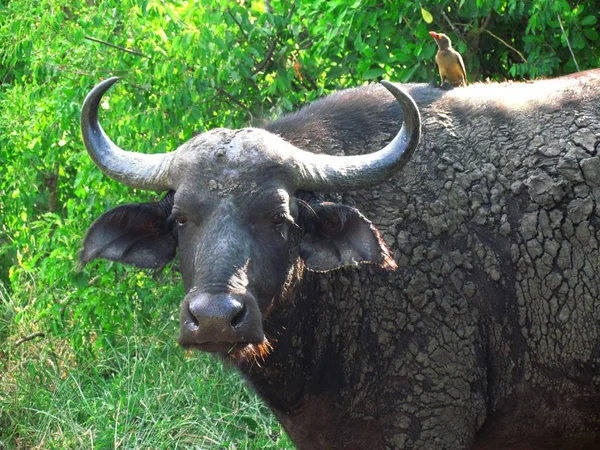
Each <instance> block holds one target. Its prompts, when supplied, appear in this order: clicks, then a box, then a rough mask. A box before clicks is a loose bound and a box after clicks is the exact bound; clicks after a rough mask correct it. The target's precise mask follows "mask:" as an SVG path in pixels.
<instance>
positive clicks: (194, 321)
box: [185, 305, 200, 330]
mask: <svg viewBox="0 0 600 450" xmlns="http://www.w3.org/2000/svg"><path fill="white" fill-rule="evenodd" d="M185 322H186V323H187V325H188V326H190V325H191V326H190V328H191V329H193V330H196V329H198V326H199V325H200V322H198V318H197V317H196V315H195V314H194V311H192V306H191V305H188V317H187V318H186V320H185Z"/></svg>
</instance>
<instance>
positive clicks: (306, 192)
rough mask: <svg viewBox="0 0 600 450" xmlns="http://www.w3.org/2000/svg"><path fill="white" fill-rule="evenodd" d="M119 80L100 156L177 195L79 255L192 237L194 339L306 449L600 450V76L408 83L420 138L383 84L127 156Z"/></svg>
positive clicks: (96, 137) (184, 322) (93, 96)
mask: <svg viewBox="0 0 600 450" xmlns="http://www.w3.org/2000/svg"><path fill="white" fill-rule="evenodd" d="M110 84H112V81H108V82H104V83H103V84H100V85H99V86H98V87H96V88H95V89H94V90H93V91H92V92H91V93H90V95H88V98H87V99H86V101H85V103H84V108H83V115H82V131H83V136H84V141H85V144H86V147H87V148H88V151H89V152H90V154H91V155H92V158H93V159H94V161H95V162H96V164H97V165H98V166H99V167H100V168H101V169H102V170H103V171H104V172H105V173H107V174H108V175H109V176H111V177H112V178H115V179H117V180H118V181H120V182H122V183H125V184H127V185H129V186H135V187H138V188H144V189H154V190H164V191H167V192H168V193H167V194H166V196H165V197H164V198H163V200H162V201H160V202H158V203H154V204H136V205H125V206H121V207H118V208H115V209H114V210H112V211H109V212H108V213H106V214H105V215H103V216H102V217H101V218H100V219H98V220H97V221H96V223H94V224H93V225H92V227H91V228H90V230H89V232H88V235H87V237H86V239H85V241H84V247H83V250H82V255H81V258H82V260H83V261H84V262H87V261H90V260H92V259H94V258H108V259H112V260H117V261H122V262H125V263H128V264H135V265H138V266H141V267H158V266H161V265H164V264H166V263H167V262H168V261H169V260H171V259H172V258H173V257H174V255H175V253H176V248H179V255H180V265H181V271H182V278H183V282H184V287H185V292H186V296H185V297H184V300H183V302H182V307H181V315H180V325H181V335H180V342H181V344H182V345H184V346H186V347H195V348H198V349H200V350H206V351H213V352H218V353H220V354H221V355H223V357H224V358H225V359H227V360H229V361H230V362H231V363H232V364H234V365H235V366H237V367H238V369H239V370H240V371H241V372H242V373H243V374H244V376H245V377H246V379H247V380H248V382H249V383H250V384H251V385H252V386H253V388H254V389H255V390H256V392H258V394H259V395H260V396H261V397H262V398H263V399H264V400H265V401H266V403H267V404H268V405H269V407H270V408H271V409H272V410H273V412H274V413H275V414H276V416H277V417H278V419H279V420H280V421H281V423H282V424H283V426H284V427H285V429H286V430H287V431H288V433H289V434H290V436H291V438H292V439H293V441H294V442H295V444H296V445H297V446H298V447H299V448H302V449H313V448H314V449H316V448H344V449H383V448H408V449H463V448H481V449H483V448H485V449H492V448H506V449H534V448H539V449H549V448H561V449H562V448H569V449H575V448H589V449H592V448H599V446H600V391H599V389H600V372H599V367H600V333H599V332H600V302H599V301H598V297H599V288H600V278H599V275H598V273H599V272H600V270H599V266H600V250H599V248H598V247H599V245H598V242H599V240H600V235H599V232H600V230H599V227H600V217H599V212H598V209H597V206H596V201H597V198H598V197H599V196H600V156H599V155H598V154H597V151H598V149H599V148H598V146H599V142H600V71H598V70H596V71H588V72H582V73H578V74H575V75H571V76H567V77H562V78H557V79H553V80H540V81H536V82H533V83H501V84H493V83H491V84H473V85H471V86H469V87H465V88H460V89H455V90H452V91H449V92H446V91H442V90H440V89H436V88H433V87H431V86H427V85H420V84H415V85H405V88H406V89H407V90H408V92H409V93H410V95H411V96H412V97H413V98H414V99H415V101H416V103H417V105H418V106H419V108H420V111H421V114H422V118H423V119H422V124H423V135H422V140H421V143H420V144H419V145H418V147H417V149H416V150H415V151H414V153H413V147H414V144H415V142H416V140H417V139H418V128H419V115H418V112H417V110H416V109H415V108H414V107H413V106H412V105H411V102H410V101H409V100H408V99H407V98H406V97H405V96H404V95H403V94H402V92H401V91H396V90H394V89H393V87H390V89H391V90H392V91H393V93H394V96H395V97H396V98H397V99H398V102H400V104H401V105H402V107H400V106H399V103H398V102H396V101H394V99H393V97H392V96H390V95H389V93H388V92H387V91H386V90H385V89H383V88H382V87H380V86H368V87H361V88H356V89H350V90H346V91H341V92H338V93H335V94H333V95H330V96H328V97H326V98H324V99H322V100H320V101H317V102H315V103H313V104H312V105H309V106H307V107H305V108H304V109H302V110H300V111H299V112H297V113H295V114H291V115H288V116H285V117H283V118H281V119H279V120H277V121H274V122H272V123H270V124H268V125H266V126H265V127H264V130H255V129H243V130H238V131H232V130H225V129H218V130H213V131H211V132H208V133H204V134H201V135H199V136H196V137H195V138H193V139H192V140H191V141H189V142H187V143H186V144H184V145H183V146H182V147H180V148H179V149H178V150H177V151H176V152H173V153H168V154H166V155H158V156H156V155H152V156H148V155H142V154H136V153H129V152H124V151H123V150H120V149H118V148H116V147H115V146H114V144H112V142H110V140H109V139H108V138H107V137H106V136H105V134H104V132H103V131H102V129H101V128H100V127H99V125H98V123H97V110H98V103H99V101H100V98H101V96H102V95H103V94H104V92H105V91H106V90H107V89H108V87H109V86H110ZM402 123H403V124H404V131H403V132H401V133H399V134H398V137H396V138H395V139H394V141H393V143H392V144H390V145H389V146H387V147H386V148H385V149H384V150H382V151H381V152H379V153H372V152H373V151H376V150H378V149H380V148H382V147H384V146H386V144H387V143H388V142H389V141H390V140H391V139H392V138H393V137H394V136H395V135H396V133H397V131H398V129H399V128H400V126H401V124H402ZM292 146H294V147H292ZM296 147H297V148H301V149H303V150H306V151H310V152H314V153H319V154H321V153H325V154H330V155H335V157H334V158H332V157H327V156H322V155H312V156H307V155H305V154H303V153H301V152H300V153H299V150H298V149H297V148H296ZM382 152H383V153H382ZM411 153H413V154H412V158H411V160H410V161H409V162H408V163H406V157H407V156H410V155H411ZM382 154H385V155H388V156H386V157H384V158H381V159H380V157H381V155H382ZM400 154H402V156H401V157H400V158H398V157H397V156H398V155H400ZM297 155H301V156H297ZM340 155H343V157H342V156H340ZM356 155H362V156H356ZM365 155H366V156H365ZM372 155H377V156H372ZM390 155H392V156H390ZM354 158H359V162H356V161H355V159H354ZM405 164H406V166H405V167H404V169H403V170H401V171H400V172H398V170H397V169H398V168H400V167H401V166H403V165H405ZM358 167H361V168H360V169H359V168H358ZM374 185H376V187H375V188H373V187H369V186H374ZM324 193H325V194H324ZM324 195H326V196H324ZM371 221H372V222H371ZM365 262H370V263H373V264H364V263H365ZM396 263H397V264H398V268H397V269H395V265H396ZM334 269H335V270H334ZM394 269H395V270H394ZM265 336H266V338H267V339H265ZM249 344H252V345H249ZM255 359H258V361H260V364H257V363H256V361H255Z"/></svg>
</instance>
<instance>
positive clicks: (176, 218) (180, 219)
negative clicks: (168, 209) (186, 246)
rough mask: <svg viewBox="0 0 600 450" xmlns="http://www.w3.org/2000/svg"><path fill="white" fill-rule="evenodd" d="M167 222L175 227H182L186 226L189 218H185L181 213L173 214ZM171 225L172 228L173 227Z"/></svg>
mask: <svg viewBox="0 0 600 450" xmlns="http://www.w3.org/2000/svg"><path fill="white" fill-rule="evenodd" d="M167 222H168V223H170V224H172V225H175V226H178V227H179V226H181V225H183V224H185V223H186V222H187V217H185V216H184V215H183V214H181V213H179V212H173V213H172V214H171V215H170V216H169V217H168V218H167ZM172 225H171V226H172Z"/></svg>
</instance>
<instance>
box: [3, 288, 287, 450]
mask: <svg viewBox="0 0 600 450" xmlns="http://www.w3.org/2000/svg"><path fill="white" fill-rule="evenodd" d="M0 301H1V303H0V313H1V314H0V449H3V450H8V449H77V448H85V449H163V448H164V449H177V448H183V449H190V448H194V449H288V448H293V445H292V444H291V442H290V441H289V439H288V438H287V436H286V435H285V433H284V431H283V430H282V429H281V428H280V426H279V424H278V423H277V421H276V420H275V418H274V416H273V415H272V414H271V413H270V412H269V411H268V409H267V408H266V407H265V406H264V405H263V404H262V403H261V401H260V400H259V399H258V398H257V397H256V396H255V395H254V394H253V393H252V392H250V391H249V389H248V388H247V387H246V386H245V384H244V382H243V381H242V380H241V377H240V376H239V375H238V374H237V373H235V372H234V371H233V370H229V369H228V368H226V367H224V366H223V364H222V363H221V362H220V361H218V360H217V359H216V358H212V357H210V356H208V355H203V354H198V353H185V352H184V351H182V350H181V349H180V348H179V347H178V346H177V344H176V336H177V323H176V322H175V321H168V325H167V326H165V325H164V324H163V325H162V326H161V327H157V324H150V326H148V325H147V326H145V327H143V329H141V330H139V332H136V334H135V335H133V336H127V337H125V336H117V335H115V336H111V337H110V339H109V340H108V342H109V344H108V345H106V346H104V347H103V348H101V349H96V350H94V351H89V350H74V349H73V348H72V347H71V346H70V344H69V342H70V341H69V339H68V336H60V335H59V336H51V337H50V336H47V337H43V338H39V339H35V340H31V341H29V342H25V343H23V344H21V345H19V346H17V347H15V341H16V340H17V338H18V337H19V335H24V334H27V333H25V332H24V330H23V327H22V326H16V325H15V324H14V321H13V322H12V323H8V322H7V318H10V317H13V315H12V314H10V304H9V302H8V301H7V299H6V293H4V298H2V293H1V292H0ZM2 309H4V311H1V310H2ZM7 311H8V312H7ZM28 326H33V324H28ZM136 328H137V329H139V328H141V327H136ZM30 329H31V328H30Z"/></svg>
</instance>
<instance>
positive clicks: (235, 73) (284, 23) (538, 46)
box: [0, 0, 600, 345]
mask: <svg viewBox="0 0 600 450" xmlns="http://www.w3.org/2000/svg"><path fill="white" fill-rule="evenodd" d="M0 5H1V6H0V14H1V17H0V19H1V20H0V24H1V25H0V41H1V42H3V45H2V47H1V48H0V80H1V81H2V85H1V86H0V95H1V97H0V148H1V151H0V255H1V256H2V259H1V260H0V282H2V283H3V284H4V285H5V286H6V287H7V289H8V291H10V293H11V295H12V298H14V299H16V311H15V315H14V317H13V320H14V321H16V322H19V321H22V320H25V319H26V318H27V320H28V321H30V322H29V323H35V327H37V328H43V329H44V330H45V331H49V332H55V333H58V332H62V331H63V330H65V327H66V329H69V330H71V331H73V330H76V331H78V332H77V333H71V334H70V335H71V336H75V337H76V338H74V339H75V340H74V342H75V343H76V344H83V343H84V342H87V343H90V342H91V341H92V338H91V336H92V335H93V336H95V337H94V339H93V340H94V342H95V343H96V345H98V343H102V342H104V341H103V340H102V335H103V333H114V332H115V331H117V330H118V331H120V332H122V333H123V334H127V333H129V332H130V331H131V330H132V327H133V324H134V322H135V321H136V320H138V319H140V320H147V319H148V317H150V316H152V314H161V312H160V311H162V314H166V317H170V316H171V315H173V314H174V313H175V312H176V310H177V306H176V305H177V302H178V299H179V298H180V297H181V294H182V290H181V288H180V287H178V286H179V284H178V281H177V280H178V277H177V275H176V273H175V270H173V268H171V267H169V268H167V269H165V270H164V271H158V272H147V271H146V272H142V271H138V270H136V269H132V268H128V267H123V266H120V265H117V264H110V263H105V262H94V263H93V264H92V266H91V267H90V268H86V269H85V270H84V271H83V272H78V271H77V270H76V266H77V252H78V249H79V246H80V242H81V239H82V236H83V235H84V233H85V230H86V229H87V227H88V226H89V225H90V223H91V222H92V221H93V220H94V218H96V217H98V216H99V215H100V214H101V213H102V212H104V211H106V210H107V209H109V208H111V207H113V206H115V205H118V204H122V203H125V202H128V201H132V200H134V199H135V200H136V201H139V200H145V199H149V198H153V197H154V196H153V195H152V194H150V193H147V192H136V191H135V190H131V189H128V188H125V187H123V186H120V185H119V184H117V183H115V182H113V181H111V180H109V179H107V178H106V177H104V176H103V175H102V174H101V173H100V171H99V170H98V169H96V168H95V167H94V165H93V164H92V162H91V160H90V158H89V157H88V156H87V154H86V153H85V150H84V149H83V146H82V143H81V139H80V134H79V125H78V123H79V109H80V105H81V103H82V100H83V98H84V97H85V95H86V93H87V92H88V91H89V89H90V88H91V87H92V86H93V85H94V84H95V83H97V82H98V81H99V80H101V79H104V78H107V77H109V76H111V75H117V76H120V77H122V78H123V79H124V81H123V82H122V83H120V84H119V85H117V86H116V87H115V88H113V89H112V90H111V92H110V94H109V95H108V96H107V98H106V99H105V100H104V101H103V103H102V109H103V111H102V123H103V124H104V127H105V129H107V130H108V133H109V134H110V135H111V136H113V137H114V138H115V139H116V141H117V144H119V145H121V146H123V147H125V148H127V149H130V150H135V151H140V152H147V153H149V152H163V151H169V150H173V149H174V148H175V147H176V146H177V145H178V144H179V143H182V142H183V141H185V140H187V139H188V138H190V137H191V136H192V135H193V134H194V133H198V132H202V131H204V130H207V129H210V128H212V127H216V126H228V127H240V126H244V125H245V124H247V123H259V122H260V120H262V119H263V118H268V117H272V116H274V115H277V114H280V113H282V112H285V111H289V110H291V109H293V108H296V107H298V106H299V105H301V104H303V103H305V102H308V101H310V100H313V99H315V98H317V97H319V96H321V95H323V94H326V93H328V92H330V91H332V90H335V89H339V88H342V87H347V86H354V85H359V84H363V83H365V82H371V81H374V80H377V79H380V78H382V77H385V78H388V79H392V80H400V81H424V82H429V81H432V80H435V79H436V77H437V75H436V73H437V72H436V69H435V62H434V61H433V56H434V54H435V51H436V46H435V43H434V42H433V41H432V40H431V39H430V38H429V36H428V34H427V33H428V31H429V30H432V29H435V30H437V31H444V32H446V33H448V34H449V35H450V36H452V38H453V39H454V43H455V46H456V48H457V49H459V50H460V51H461V52H462V53H463V54H464V56H465V60H466V62H467V67H468V72H469V79H470V81H475V80H479V79H485V78H491V79H498V80H501V79H504V78H519V79H520V78H532V77H537V76H554V75H558V74H561V73H566V72H572V71H574V70H576V67H575V60H577V63H578V65H579V67H580V68H581V69H584V68H590V67H597V66H598V65H599V56H598V55H599V54H600V52H599V51H598V49H599V46H600V39H599V36H598V32H597V18H596V15H595V12H594V11H595V10H594V8H595V2H592V1H581V2H579V3H578V4H577V5H576V6H575V7H571V6H570V5H569V3H568V2H566V1H565V0H556V1H554V0H553V1H550V0H532V1H530V2H520V1H517V0H504V1H503V0H461V1H459V2H456V1H449V0H440V1H431V2H427V4H426V5H424V6H422V4H421V3H418V2H401V3H398V2H391V1H375V0H356V1H352V2H348V1H342V0H317V1H314V2H277V3H275V2H258V1H246V2H242V1H240V2H235V1H215V0H212V1H207V2H203V3H202V5H200V4H197V3H195V2H188V1H184V0H177V1H174V2H162V1H159V0H123V1H119V2H117V1H101V2H100V1H94V0H85V1H84V0H68V1H67V0H53V1H51V2H50V1H42V2H36V1H33V0H20V1H7V0H4V1H3V2H2V3H0ZM561 24H562V26H563V27H564V32H563V30H562V29H561V27H560V25H561ZM568 44H570V46H571V48H572V51H573V55H571V53H570V51H569V47H568ZM123 299H127V301H123ZM161 304H162V305H165V308H163V309H161V308H160V305H161ZM153 311H159V312H153ZM167 311H170V312H167Z"/></svg>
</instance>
